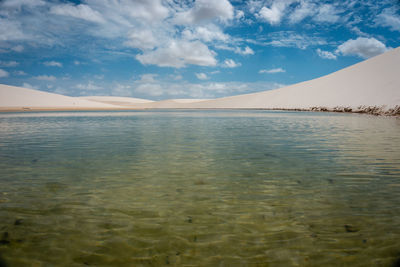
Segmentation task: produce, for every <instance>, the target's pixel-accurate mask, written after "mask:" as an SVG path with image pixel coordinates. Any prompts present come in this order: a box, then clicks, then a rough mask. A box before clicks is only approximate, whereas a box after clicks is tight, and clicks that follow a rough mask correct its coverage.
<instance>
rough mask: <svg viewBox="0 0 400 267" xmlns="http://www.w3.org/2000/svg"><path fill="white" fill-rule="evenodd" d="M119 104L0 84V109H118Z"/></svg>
mask: <svg viewBox="0 0 400 267" xmlns="http://www.w3.org/2000/svg"><path fill="white" fill-rule="evenodd" d="M118 108H120V107H119V106H116V105H110V104H105V103H98V102H94V101H89V100H86V99H81V98H79V97H69V96H63V95H58V94H53V93H47V92H43V91H38V90H32V89H26V88H21V87H15V86H8V85H2V84H1V85H0V110H3V111H4V110H5V111H14V110H15V111H18V110H60V109H66V110H78V109H118Z"/></svg>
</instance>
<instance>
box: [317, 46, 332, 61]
mask: <svg viewBox="0 0 400 267" xmlns="http://www.w3.org/2000/svg"><path fill="white" fill-rule="evenodd" d="M316 51H317V54H318V56H320V57H321V58H324V59H336V58H337V56H336V55H335V54H334V53H332V52H329V51H323V50H321V49H319V48H318V49H317V50H316Z"/></svg>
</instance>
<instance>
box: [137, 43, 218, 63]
mask: <svg viewBox="0 0 400 267" xmlns="http://www.w3.org/2000/svg"><path fill="white" fill-rule="evenodd" d="M215 55H216V54H215V52H213V51H211V50H209V49H208V47H207V46H206V45H205V44H203V43H201V42H200V41H193V42H190V41H175V40H174V41H171V42H170V43H169V44H168V45H167V46H166V47H160V48H158V49H156V50H152V51H147V52H144V53H143V54H139V55H137V56H136V59H137V60H139V62H140V63H142V64H144V65H148V64H153V65H157V66H160V67H175V68H182V67H185V66H186V65H187V64H192V65H199V66H215V65H216V64H217V60H216V59H215Z"/></svg>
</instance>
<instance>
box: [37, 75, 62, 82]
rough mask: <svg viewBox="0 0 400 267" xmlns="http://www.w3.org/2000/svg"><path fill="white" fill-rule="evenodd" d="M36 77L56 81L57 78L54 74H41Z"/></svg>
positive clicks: (41, 79)
mask: <svg viewBox="0 0 400 267" xmlns="http://www.w3.org/2000/svg"><path fill="white" fill-rule="evenodd" d="M35 78H36V79H37V80H40V81H55V80H57V78H56V77H54V76H53V75H39V76H36V77H35Z"/></svg>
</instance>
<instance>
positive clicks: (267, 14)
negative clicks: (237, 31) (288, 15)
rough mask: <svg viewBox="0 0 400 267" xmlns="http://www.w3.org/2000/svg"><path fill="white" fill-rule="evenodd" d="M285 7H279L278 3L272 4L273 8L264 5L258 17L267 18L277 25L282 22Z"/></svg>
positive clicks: (269, 21)
mask: <svg viewBox="0 0 400 267" xmlns="http://www.w3.org/2000/svg"><path fill="white" fill-rule="evenodd" d="M283 10H284V8H282V9H281V8H278V6H277V5H272V7H271V8H268V7H265V6H264V7H262V8H261V10H260V12H259V13H258V15H257V16H258V17H259V18H261V19H264V20H266V21H267V22H268V23H269V24H271V25H275V24H279V23H280V22H281V19H282V16H283Z"/></svg>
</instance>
